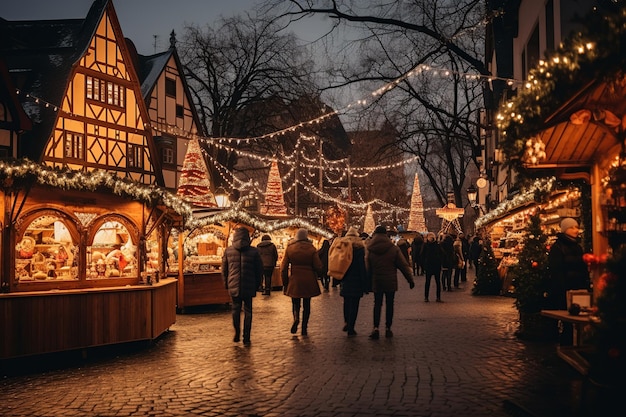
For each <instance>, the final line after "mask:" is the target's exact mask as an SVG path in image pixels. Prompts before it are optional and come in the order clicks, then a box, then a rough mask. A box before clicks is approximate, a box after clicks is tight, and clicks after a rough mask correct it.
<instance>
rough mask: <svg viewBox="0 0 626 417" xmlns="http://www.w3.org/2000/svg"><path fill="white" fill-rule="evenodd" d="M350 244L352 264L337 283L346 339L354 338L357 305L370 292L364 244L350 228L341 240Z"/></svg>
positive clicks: (353, 229)
mask: <svg viewBox="0 0 626 417" xmlns="http://www.w3.org/2000/svg"><path fill="white" fill-rule="evenodd" d="M338 239H342V240H347V241H349V242H351V243H352V262H351V263H350V266H349V267H348V270H347V271H346V273H345V275H344V276H343V279H342V280H341V281H340V283H339V295H341V296H342V297H343V319H344V323H345V326H344V328H343V330H344V331H346V332H348V337H351V336H356V331H355V330H354V325H355V323H356V319H357V316H358V314H359V304H360V301H361V297H363V294H367V293H369V292H370V291H371V282H370V280H369V279H368V276H367V270H366V269H365V243H364V242H363V239H361V237H360V236H359V233H358V231H357V230H356V229H355V228H353V227H351V228H350V230H348V233H346V235H345V236H344V237H342V238H338Z"/></svg>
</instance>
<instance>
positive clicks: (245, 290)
mask: <svg viewBox="0 0 626 417" xmlns="http://www.w3.org/2000/svg"><path fill="white" fill-rule="evenodd" d="M222 277H223V278H224V286H225V288H226V289H227V290H228V293H229V294H230V298H231V300H232V316H233V327H234V328H235V337H234V338H233V341H234V342H239V337H240V334H241V308H242V306H243V312H244V319H243V343H244V345H246V346H247V345H249V344H250V332H251V330H252V297H256V291H257V288H259V285H261V280H262V279H263V261H261V255H259V250H258V249H257V248H255V247H253V246H250V233H249V232H248V229H246V228H245V227H238V228H237V229H235V232H234V234H233V244H232V245H231V246H229V247H227V248H226V250H225V251H224V256H222Z"/></svg>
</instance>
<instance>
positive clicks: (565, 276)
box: [546, 218, 589, 310]
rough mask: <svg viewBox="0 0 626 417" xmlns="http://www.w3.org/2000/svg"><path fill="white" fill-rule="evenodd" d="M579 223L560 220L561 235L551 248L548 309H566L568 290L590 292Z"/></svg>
mask: <svg viewBox="0 0 626 417" xmlns="http://www.w3.org/2000/svg"><path fill="white" fill-rule="evenodd" d="M579 233H580V230H579V228H578V222H576V220H574V219H572V218H566V219H564V220H563V221H561V233H559V234H558V235H557V238H556V241H555V242H554V243H553V244H552V246H551V247H550V253H549V254H548V266H549V268H550V282H549V284H548V287H549V288H548V299H547V300H546V301H547V302H548V306H547V307H548V308H553V309H558V310H565V309H566V308H567V300H566V293H567V291H568V290H580V289H585V290H587V289H589V272H588V269H587V264H585V261H583V249H582V247H581V246H580V244H579V243H578V234H579Z"/></svg>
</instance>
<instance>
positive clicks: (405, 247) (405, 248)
mask: <svg viewBox="0 0 626 417" xmlns="http://www.w3.org/2000/svg"><path fill="white" fill-rule="evenodd" d="M396 246H398V247H399V248H400V252H402V255H404V259H406V261H407V263H409V262H411V258H410V257H409V250H410V249H411V245H409V242H408V241H407V240H406V239H405V238H403V237H400V238H399V239H398V241H397V242H396Z"/></svg>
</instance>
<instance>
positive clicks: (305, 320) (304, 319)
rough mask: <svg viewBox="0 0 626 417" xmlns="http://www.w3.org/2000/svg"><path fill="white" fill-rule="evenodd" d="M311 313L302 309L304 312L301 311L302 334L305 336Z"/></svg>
mask: <svg viewBox="0 0 626 417" xmlns="http://www.w3.org/2000/svg"><path fill="white" fill-rule="evenodd" d="M310 314H311V313H310V312H308V311H306V310H304V312H303V313H302V336H306V335H307V327H308V324H309V315H310Z"/></svg>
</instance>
